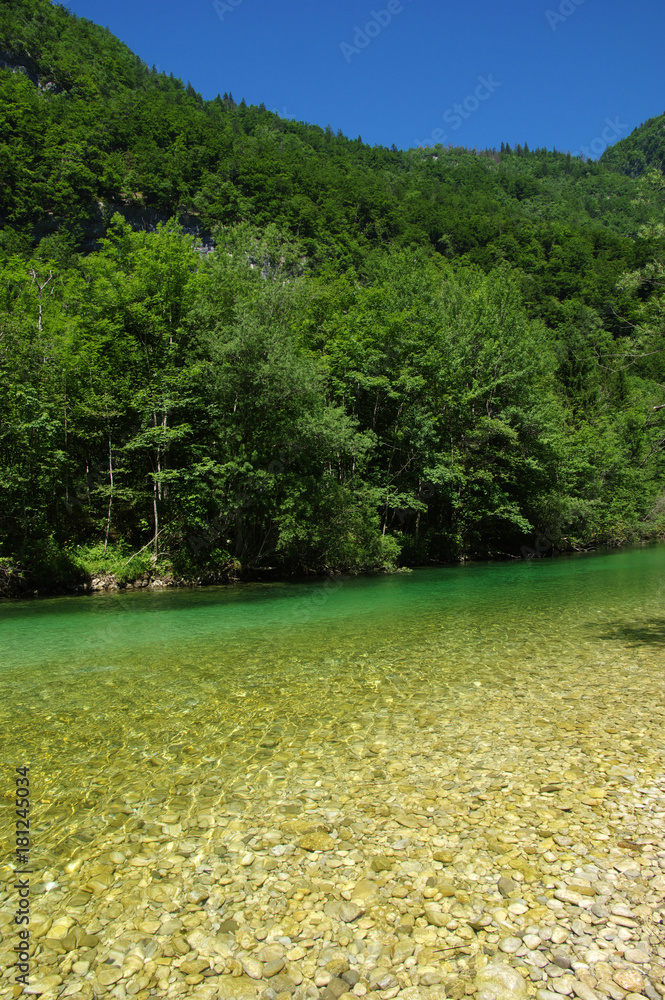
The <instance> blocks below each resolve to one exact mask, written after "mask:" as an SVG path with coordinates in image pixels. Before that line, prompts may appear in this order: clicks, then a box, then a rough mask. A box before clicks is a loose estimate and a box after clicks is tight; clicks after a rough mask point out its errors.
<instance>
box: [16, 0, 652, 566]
mask: <svg viewBox="0 0 665 1000" xmlns="http://www.w3.org/2000/svg"><path fill="white" fill-rule="evenodd" d="M0 50H1V51H0V59H2V60H4V62H5V64H6V68H5V69H4V70H0V91H1V93H0V178H1V179H2V184H1V187H0V222H1V223H2V225H3V228H2V230H1V232H0V489H2V501H1V503H0V544H1V548H0V557H1V558H0V584H1V583H2V578H3V574H5V575H6V574H7V573H9V572H10V570H11V567H12V566H16V567H21V568H23V570H24V572H25V574H26V579H27V580H28V582H31V581H32V582H34V581H38V580H39V579H50V580H61V581H66V582H76V581H78V580H82V579H84V578H85V576H86V574H87V573H90V572H91V571H92V570H91V567H94V572H96V573H104V572H113V573H114V574H115V575H116V577H117V578H119V579H123V578H124V579H127V578H129V579H131V578H132V577H133V576H141V575H145V574H146V573H147V572H149V571H151V572H162V571H166V570H167V569H168V570H169V571H172V572H173V573H175V574H176V575H180V576H182V577H186V578H192V577H197V578H202V579H221V578H226V577H229V576H233V575H237V574H239V573H256V572H261V571H264V570H265V569H267V568H277V569H278V570H280V571H282V572H291V573H299V572H310V571H323V570H326V569H338V570H364V569H377V568H389V567H391V566H394V565H396V564H397V563H398V562H399V561H402V562H406V563H417V562H428V561H442V560H448V559H454V558H459V557H461V556H465V557H468V556H471V557H473V556H496V555H501V554H511V555H519V554H520V552H522V553H524V552H528V551H529V547H531V548H533V545H534V538H540V539H541V540H542V538H546V539H547V541H546V542H545V547H548V546H558V547H566V546H579V545H586V544H592V543H595V542H599V541H608V542H618V541H623V540H626V539H629V538H636V537H640V536H643V537H648V536H653V535H654V534H656V533H658V532H659V531H660V530H661V529H662V526H663V523H665V500H664V499H663V496H664V493H663V485H662V473H663V461H664V458H663V452H662V447H663V443H664V441H665V434H664V433H663V420H664V419H665V416H661V414H665V410H663V411H661V410H660V409H658V407H660V406H661V402H662V400H663V385H665V352H664V351H663V331H664V327H663V321H664V315H663V312H664V299H663V275H664V270H665V269H664V266H663V265H664V262H665V238H664V231H663V226H662V218H663V206H664V205H665V191H664V188H663V180H662V174H661V172H660V171H659V170H657V169H656V170H653V169H652V170H651V171H646V172H644V174H643V176H641V177H640V179H639V180H636V179H634V178H633V177H629V176H625V175H624V174H623V173H621V172H620V169H617V168H621V169H623V168H625V169H626V171H627V172H628V173H631V174H635V173H639V172H640V171H636V170H635V169H634V167H633V163H634V159H631V157H633V152H632V150H634V149H638V148H642V147H641V146H640V143H639V136H637V137H635V135H634V136H631V137H630V140H632V141H633V146H631V147H630V151H629V152H626V153H625V155H624V154H622V155H623V159H619V160H615V161H613V162H612V163H610V165H609V166H605V164H604V163H601V164H597V163H589V162H587V163H585V162H583V161H582V160H579V159H575V158H573V157H571V156H570V155H565V154H561V153H556V152H548V151H545V150H538V151H535V152H530V151H528V150H527V149H522V148H520V147H517V148H516V149H515V150H510V149H506V148H505V147H504V148H502V150H501V151H500V152H494V151H492V152H489V151H486V152H484V153H481V154H478V153H477V152H475V151H471V150H464V149H443V148H441V147H436V148H435V149H419V150H409V151H406V152H400V151H397V150H395V149H393V150H388V149H385V148H380V147H378V148H377V147H369V146H366V145H364V144H363V143H362V142H360V141H359V140H355V141H349V140H347V139H346V138H344V137H343V136H341V135H339V134H338V135H335V134H334V133H333V132H332V130H331V129H326V130H323V129H320V128H317V127H313V126H309V125H306V124H304V123H298V122H290V121H284V120H282V119H280V118H278V117H277V116H275V115H272V114H270V113H269V112H267V111H266V110H265V109H264V108H253V107H247V106H245V105H244V102H241V104H240V105H236V103H235V102H234V101H233V99H232V98H231V97H230V96H228V95H225V96H224V97H223V98H217V99H216V100H214V101H211V102H204V101H203V100H202V99H201V98H200V97H199V95H197V94H196V93H195V92H194V91H193V89H192V88H191V87H189V86H188V87H184V86H183V84H182V83H181V82H180V81H177V80H173V79H172V78H168V77H166V76H164V75H163V74H157V73H156V72H154V71H149V70H148V69H147V67H145V66H144V65H143V64H142V63H141V62H140V60H139V59H138V58H137V57H135V56H134V55H133V54H132V53H131V52H130V51H129V50H128V49H127V48H126V47H125V46H124V45H122V44H121V43H120V42H119V41H118V40H117V39H115V38H114V37H113V36H112V35H110V33H109V32H107V31H105V30H103V29H101V28H99V27H97V26H95V25H93V24H91V23H90V22H87V21H85V20H82V19H77V18H74V17H73V16H72V15H70V14H68V13H67V12H66V11H65V10H64V8H62V7H58V6H53V5H51V4H49V3H48V2H47V0H31V3H30V4H28V3H27V0H12V2H10V3H7V4H4V5H3V7H2V8H0ZM18 67H23V71H21V70H20V69H18ZM648 126H649V127H650V126H651V123H648ZM649 135H650V133H649ZM647 138H648V140H649V143H650V142H651V140H650V138H649V137H647ZM625 142H629V140H625ZM621 145H622V144H619V146H621ZM647 145H648V144H647ZM644 149H646V150H647V151H646V153H645V157H646V158H645V159H644V160H643V161H640V162H641V163H642V162H643V163H644V166H653V165H655V164H656V163H657V157H656V156H655V154H654V153H653V150H652V147H651V145H648V148H647V146H644ZM604 159H605V158H604ZM123 216H125V218H123ZM137 217H142V218H144V219H148V220H149V223H150V225H149V226H148V228H149V229H150V231H138V232H137V231H135V228H133V227H132V225H131V224H130V222H128V221H126V219H130V220H131V219H135V218H137ZM178 218H180V219H185V220H186V221H187V223H188V226H189V228H190V229H191V228H192V220H195V221H196V224H197V226H198V232H199V236H198V237H194V236H191V235H187V234H186V233H185V232H183V230H182V228H181V227H180V226H179V224H178V222H177V221H176V220H177V219H178ZM159 219H163V220H164V222H163V224H161V223H159ZM158 223H159V224H158ZM206 234H207V235H206ZM201 236H204V237H206V238H209V237H211V238H212V239H213V240H214V244H215V247H216V249H215V252H214V253H210V254H205V253H201V252H197V250H198V247H199V244H200V239H201ZM95 237H96V238H97V243H96V246H95V252H88V251H89V250H90V245H89V244H90V240H92V239H94V238H95ZM654 407H656V409H654ZM539 533H540V534H539ZM525 547H526V548H525ZM542 547H543V543H542V541H540V542H539V543H538V546H537V548H538V549H539V550H540V549H542ZM137 553H138V554H137ZM159 560H162V561H163V565H161V567H160V564H159ZM155 564H157V568H155ZM150 566H152V570H150Z"/></svg>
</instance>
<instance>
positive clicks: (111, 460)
mask: <svg viewBox="0 0 665 1000" xmlns="http://www.w3.org/2000/svg"><path fill="white" fill-rule="evenodd" d="M109 480H110V483H111V492H110V493H109V509H108V513H107V515H106V537H105V538H104V555H106V548H107V546H108V543H109V531H110V530H111V506H112V504H113V446H112V444H111V433H110V431H109Z"/></svg>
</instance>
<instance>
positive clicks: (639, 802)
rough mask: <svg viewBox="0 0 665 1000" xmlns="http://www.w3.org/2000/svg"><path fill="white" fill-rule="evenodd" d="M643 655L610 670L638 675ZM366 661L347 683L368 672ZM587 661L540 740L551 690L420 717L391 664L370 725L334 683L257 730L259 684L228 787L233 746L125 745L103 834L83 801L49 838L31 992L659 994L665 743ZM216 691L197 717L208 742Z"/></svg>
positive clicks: (653, 999) (494, 999) (556, 689)
mask: <svg viewBox="0 0 665 1000" xmlns="http://www.w3.org/2000/svg"><path fill="white" fill-rule="evenodd" d="M639 653H640V650H637V651H632V652H631V653H630V654H628V653H626V657H627V660H626V663H625V667H626V669H625V670H624V673H623V675H622V676H623V677H624V678H628V679H629V681H626V683H630V684H631V685H637V686H638V688H639V685H640V684H642V683H644V674H643V672H642V671H641V669H640V671H637V670H632V668H631V667H630V663H632V660H631V659H630V657H637V658H638V659H639V655H638V654H639ZM362 663H363V661H362V660H361V661H360V669H359V670H358V671H357V672H356V671H355V670H354V671H353V672H351V674H349V675H348V677H347V675H346V674H345V675H344V677H345V684H347V681H348V683H351V681H350V680H349V678H351V677H357V678H359V679H358V684H362V683H365V676H367V677H370V676H371V672H370V673H367V675H366V672H365V673H364V672H363V671H364V670H365V668H364V667H362ZM525 663H528V661H525ZM522 666H523V667H524V664H522ZM285 669H286V668H285ZM404 669H405V670H407V672H408V666H405V667H404ZM450 669H451V670H454V668H453V666H451V667H450ZM478 669H479V670H480V669H481V668H480V667H478ZM524 669H526V670H527V672H528V666H527V667H524ZM552 669H553V670H555V669H556V670H558V669H559V668H558V667H556V668H555V667H554V666H553V668H552ZM576 669H577V668H576ZM598 669H600V668H598V665H597V664H596V665H595V666H594V668H593V669H591V667H588V668H587V667H585V666H584V665H583V664H581V665H580V666H579V670H580V671H581V673H580V679H579V682H578V681H576V679H575V675H573V674H567V675H566V676H567V680H566V682H565V684H563V683H561V682H560V680H559V679H558V677H559V675H558V674H557V675H556V677H557V680H556V683H553V684H551V685H550V687H549V688H548V692H549V693H548V698H552V699H555V701H556V706H555V707H556V711H555V712H554V711H552V718H551V721H550V722H549V723H546V724H545V729H544V730H543V725H544V723H543V718H542V717H543V715H547V713H548V712H549V711H550V708H549V707H548V699H547V698H546V699H543V696H542V689H541V688H538V687H533V689H531V688H530V686H529V684H530V682H529V681H528V680H525V681H524V683H523V684H522V686H521V687H520V697H519V698H517V697H513V694H514V690H515V688H514V685H515V684H517V683H518V681H517V680H515V679H514V680H512V681H511V682H510V685H507V686H505V688H504V687H503V686H502V684H503V682H502V683H501V684H497V685H496V687H495V688H493V689H492V691H493V693H492V695H491V697H492V699H493V701H492V702H491V711H483V712H482V713H481V714H479V710H478V705H475V702H474V705H475V708H474V710H473V712H471V710H470V709H469V711H468V713H467V714H465V713H464V711H462V710H460V712H459V713H458V714H455V713H454V712H452V711H451V710H450V707H449V705H450V704H452V703H453V702H454V699H453V702H450V700H449V699H448V698H447V699H443V700H442V701H440V702H439V703H437V705H436V713H434V712H433V709H431V708H430V706H429V705H426V706H425V707H424V709H423V713H424V712H425V711H426V712H427V713H430V712H432V714H433V718H432V717H431V716H430V715H429V714H428V718H430V721H429V722H427V724H426V726H424V727H423V728H422V729H421V728H417V727H416V726H415V723H414V719H415V718H416V717H417V713H414V712H413V711H412V707H411V706H409V705H408V704H406V703H405V705H404V707H402V705H401V703H400V702H399V701H398V699H397V697H396V696H395V695H394V693H390V692H394V689H395V685H397V686H398V687H399V685H400V683H401V682H400V680H399V676H398V675H397V674H396V677H395V679H394V681H391V684H390V685H387V686H385V688H382V687H381V685H379V688H378V690H377V691H376V692H374V691H373V690H372V693H371V695H370V696H368V697H371V699H372V702H371V711H370V712H369V714H363V705H364V704H365V702H364V696H362V695H360V694H358V692H357V691H354V692H351V689H350V688H349V690H348V691H347V689H346V687H340V688H339V689H334V688H333V689H331V696H330V698H329V702H328V703H327V704H326V706H325V707H324V706H320V712H319V713H318V714H317V715H316V716H315V717H314V716H308V718H309V720H310V721H309V723H308V724H309V725H310V728H309V729H307V727H306V726H303V731H302V732H300V731H299V729H298V726H297V725H296V724H295V722H294V723H293V725H292V724H291V723H290V721H289V720H288V719H286V718H282V719H281V721H278V720H279V716H278V715H276V716H275V718H274V719H273V720H272V721H270V719H268V706H270V705H273V708H274V704H273V702H272V701H271V698H272V696H271V695H269V694H268V693H265V699H266V701H265V705H264V704H263V703H262V702H260V701H258V700H257V702H256V704H255V705H254V706H253V707H252V708H251V711H250V709H249V702H250V700H251V699H250V696H249V695H248V696H247V698H245V699H244V701H242V703H239V705H238V712H237V715H236V722H235V723H234V724H236V723H237V725H238V727H239V728H238V731H237V734H236V737H234V738H237V739H238V740H239V741H242V739H244V738H245V737H243V735H242V733H243V728H242V727H251V726H253V725H255V726H256V738H255V739H254V738H253V737H252V738H251V739H254V743H253V744H252V742H251V739H250V737H249V736H248V737H247V742H246V743H244V744H243V746H244V748H245V749H244V753H245V756H244V757H243V758H242V766H240V765H239V764H238V763H237V762H236V764H234V770H233V778H232V780H230V779H229V777H228V775H227V774H226V772H224V769H223V765H222V764H218V763H213V762H212V754H213V753H214V754H217V755H218V756H217V758H216V759H217V760H218V761H220V760H221V761H223V760H224V759H226V758H225V756H224V755H225V754H226V756H227V757H228V756H229V755H230V754H232V752H233V751H232V750H231V744H228V745H226V746H225V748H224V750H223V751H222V750H221V749H220V748H219V747H218V746H217V745H215V747H214V749H211V750H210V751H207V750H205V751H201V748H200V747H199V745H198V744H197V743H196V740H195V738H194V736H195V731H194V729H192V728H190V729H188V731H187V735H186V736H185V735H183V736H182V738H181V737H180V736H178V737H176V740H177V741H179V742H175V743H174V742H173V739H174V738H173V736H169V739H168V740H167V741H166V742H165V744H164V746H165V748H167V747H168V752H167V749H165V750H164V753H165V757H164V760H163V761H162V760H161V759H160V758H159V755H157V754H152V753H151V756H150V758H149V759H148V758H146V760H147V761H148V763H147V764H146V761H145V760H144V761H143V765H140V762H139V761H138V760H137V761H136V762H134V763H133V762H132V758H131V756H130V755H129V751H125V750H124V748H123V745H122V744H121V743H120V742H119V745H118V747H115V748H114V751H113V755H114V759H115V756H117V757H118V759H119V760H120V761H122V762H123V780H122V782H120V781H119V778H118V777H117V776H116V777H115V778H114V777H113V774H114V772H113V770H112V766H115V765H111V763H109V772H108V773H109V776H108V779H107V785H108V787H104V788H103V789H102V790H101V791H100V792H99V793H98V794H99V795H100V796H102V798H101V799H100V804H99V809H98V812H99V816H100V817H103V823H101V822H100V824H99V826H95V825H94V817H93V815H92V814H91V813H89V812H88V813H86V817H85V824H83V825H84V828H85V830H86V838H87V839H86V838H83V837H81V838H79V839H78V840H77V839H76V837H75V836H74V834H75V832H76V831H75V828H74V826H73V823H72V827H71V831H70V832H71V835H72V839H71V840H69V841H67V842H65V841H64V840H63V844H65V843H66V844H67V848H66V851H67V855H66V857H65V856H64V854H65V847H64V846H63V847H62V848H60V847H58V845H57V844H49V843H48V841H45V843H44V845H43V847H44V850H45V854H46V855H48V852H49V850H52V852H53V857H52V858H50V857H47V858H46V860H45V862H44V869H43V872H42V873H40V879H43V882H42V883H40V888H39V890H38V891H37V892H36V893H35V896H34V913H33V920H32V922H31V931H32V941H33V944H34V947H35V950H37V949H39V953H38V955H37V958H36V962H37V965H36V967H35V968H36V974H35V983H34V987H35V988H38V989H39V990H40V991H41V992H42V994H43V995H44V997H45V998H46V997H48V1000H51V996H54V997H55V996H56V995H58V996H63V997H67V996H74V997H80V998H81V1000H94V998H95V997H97V996H102V995H109V996H110V997H113V998H115V1000H128V998H133V997H136V998H138V1000H149V998H150V997H155V998H159V1000H177V998H180V997H186V996H189V995H191V996H196V997H197V998H198V1000H259V997H261V998H263V1000H362V998H365V1000H445V998H446V997H447V998H449V1000H465V998H466V997H472V996H474V995H475V997H476V1000H526V998H527V997H528V998H534V997H535V998H537V1000H560V998H561V997H576V998H577V1000H608V998H609V1000H644V998H645V997H646V998H647V1000H665V987H663V983H664V982H665V944H663V937H662V928H663V924H662V919H663V917H662V914H663V912H664V911H663V906H664V904H665V782H663V779H662V775H661V773H660V761H661V756H662V741H661V744H660V745H658V739H659V737H658V733H659V730H658V729H657V727H656V723H655V721H654V723H653V725H651V723H650V715H649V714H648V713H647V711H646V709H644V710H641V709H640V708H639V705H640V699H639V697H638V696H637V695H636V694H635V695H634V696H633V695H631V712H635V711H637V712H639V713H640V714H639V720H638V721H639V727H638V721H631V719H632V716H631V713H630V712H628V710H626V712H625V713H623V714H621V713H622V710H621V707H620V705H619V702H618V701H617V699H616V698H614V696H613V694H612V692H611V689H610V688H608V689H606V690H604V689H602V688H600V687H599V686H597V685H595V679H596V673H597V670H598ZM276 676H277V675H276ZM289 676H291V675H289ZM340 676H341V675H340ZM511 676H512V675H511ZM612 676H614V673H613V674H612ZM654 676H655V675H654ZM554 679H555V674H554V673H553V674H552V680H554ZM292 680H293V682H294V683H296V684H297V683H300V681H298V679H297V678H296V677H295V675H294V677H293V678H292ZM84 682H85V681H84V678H82V680H81V683H84ZM458 682H459V684H460V685H462V684H463V683H464V678H463V677H462V676H461V675H460V676H459V677H458ZM239 683H240V681H239ZM257 683H258V681H257ZM290 683H291V681H290ZM354 683H355V682H354ZM571 685H572V689H573V690H574V691H575V692H576V698H575V700H574V701H571V702H570V703H569V702H567V701H566V697H567V695H565V696H564V694H563V693H562V692H568V691H570V690H571ZM245 686H246V688H247V689H249V681H246V682H245ZM347 686H348V685H347ZM174 690H175V689H174ZM215 690H216V689H215V688H214V685H213V684H212V682H211V688H210V691H209V692H208V696H209V701H210V707H209V713H210V722H209V723H208V722H206V717H205V713H203V714H202V716H201V717H199V718H198V721H197V725H199V726H201V727H203V728H205V729H206V739H207V740H209V741H210V740H212V741H213V743H214V739H215V737H214V726H222V727H223V722H222V721H220V717H219V715H218V714H217V713H218V710H219V704H220V702H219V700H217V699H218V697H219V696H218V695H217V694H216V693H215ZM404 690H406V688H404ZM645 690H646V689H645ZM460 691H462V687H460ZM474 691H475V693H474V694H473V697H474V698H476V697H477V698H480V699H482V698H484V697H485V696H486V691H485V689H484V688H483V689H475V688H474ZM608 691H609V693H608ZM631 691H632V688H631ZM350 692H351V693H350ZM174 697H175V695H174ZM450 697H452V695H451V696H450ZM454 697H455V698H457V697H458V695H455V696H454ZM389 698H390V699H393V700H392V701H388V700H387V699H389ZM459 698H460V701H459V705H463V704H464V701H463V697H462V694H459ZM598 699H600V702H599V701H598ZM407 702H408V698H407ZM600 703H602V705H603V706H604V707H603V708H602V710H601V708H599V704H600ZM647 703H649V704H654V703H655V702H654V701H653V699H651V701H650V702H648V699H647V700H645V701H644V704H645V705H646V704H647ZM479 704H480V703H479ZM335 705H339V709H334V706H335ZM330 706H333V708H331V707H330ZM536 707H537V711H536ZM264 708H265V713H264ZM333 710H334V711H336V712H338V716H337V718H338V724H337V725H335V726H331V727H328V724H327V720H329V715H330V712H331V711H333ZM234 711H235V709H234ZM271 711H272V709H271ZM650 711H651V710H650ZM245 713H247V714H245ZM252 713H253V714H252ZM257 713H258V714H257ZM617 713H620V718H619V719H617ZM264 714H265V715H266V718H264V717H263V715H264ZM480 718H482V719H483V725H482V726H481V725H480V723H478V725H476V720H477V719H480ZM532 719H533V720H536V719H537V720H538V724H536V721H533V722H532V721H531V720H532ZM580 720H582V721H580ZM584 720H587V721H586V722H585V721H584ZM499 723H500V724H499ZM619 723H620V725H619ZM71 725H74V722H72V723H71ZM605 725H607V726H610V727H611V728H615V730H616V731H614V732H607V731H606V730H605V729H604V728H603V727H604V726H605ZM208 726H209V727H210V728H206V727H208ZM585 726H588V729H586V730H585V728H584V727H585ZM631 727H632V728H631ZM282 729H283V732H282ZM638 729H639V731H638ZM278 730H279V731H278ZM305 730H306V731H305ZM368 730H370V731H372V733H373V735H372V737H371V740H372V747H373V749H372V750H369V749H368V748H367V746H366V744H367V739H366V737H365V735H364V734H365V733H366V732H367V731H368ZM376 730H379V731H378V732H377V731H376ZM486 730H487V731H486ZM247 731H248V733H249V732H250V729H248V730H247ZM268 731H270V736H269V737H268V736H267V732H268ZM645 733H648V735H649V739H648V740H647V737H646V735H644V734H645ZM626 734H629V736H628V735H626ZM122 738H124V737H122ZM118 739H119V741H120V739H121V737H120V736H119V738H118ZM132 741H133V742H132ZM128 743H129V744H131V745H132V746H133V747H136V746H137V745H138V744H137V740H136V739H135V738H134V737H132V738H131V739H129V741H128ZM180 744H181V745H180ZM187 748H190V749H189V750H188V749H187ZM190 751H191V752H190ZM92 752H93V750H92V748H91V749H90V753H92ZM132 752H134V753H136V754H137V757H139V756H140V754H141V751H137V750H136V749H134V750H133V751H132ZM237 752H238V754H240V750H238V751H237ZM86 753H87V751H86ZM201 753H203V756H201ZM208 753H209V754H210V755H211V757H210V759H208V757H207V756H206V755H207V754H208ZM123 755H126V756H123ZM166 755H169V760H168V761H167V760H166ZM294 765H297V766H294ZM118 766H119V765H118ZM141 767H143V770H141ZM134 768H135V775H134V777H135V778H136V780H131V775H132V774H133V773H134V771H133V770H132V769H134ZM93 770H94V768H93ZM624 772H625V773H627V774H633V775H634V778H633V780H631V781H628V780H627V779H624V777H623V776H622V775H623V774H624ZM128 775H129V777H128ZM139 779H140V781H139ZM141 783H142V784H141ZM77 789H78V786H77ZM594 790H595V791H594ZM597 790H602V792H603V795H602V796H601V795H599V794H596V791H597ZM59 794H60V796H62V797H63V803H64V802H68V803H70V804H69V805H67V808H68V809H70V808H71V809H72V812H73V810H74V807H73V806H71V802H73V801H74V800H73V799H72V800H71V802H70V800H69V799H66V796H67V789H66V788H65V787H63V788H62V789H59ZM76 794H77V795H78V794H82V793H81V792H80V789H78V790H77V791H76ZM85 794H91V792H90V791H87V792H85ZM73 795H74V792H72V796H73ZM63 808H64V806H63ZM58 822H59V823H60V824H61V826H62V824H63V823H65V820H64V819H61V820H58ZM55 828H56V827H55V826H54V829H55ZM57 829H60V827H57ZM45 836H46V834H45ZM58 836H60V834H59V835H58ZM63 836H64V834H63ZM73 845H75V846H73ZM631 845H637V846H636V847H631ZM7 902H9V907H8V908H7V906H6V905H5V904H6V903H7ZM12 902H13V901H12V900H11V897H10V898H9V900H4V901H3V912H5V911H6V912H8V913H11V912H12V905H11V903H12ZM5 926H6V925H5V924H3V925H1V926H0V931H1V932H2V934H3V935H5V939H7V938H8V937H9V933H8V932H6V931H5ZM2 943H5V941H4V940H3V941H2ZM8 969H9V965H8V964H7V961H5V965H4V967H3V969H2V970H1V971H3V972H4V975H5V978H8V977H7V970H8ZM37 970H38V972H37ZM35 988H33V986H31V987H30V991H31V992H30V993H29V995H35ZM49 991H50V992H49Z"/></svg>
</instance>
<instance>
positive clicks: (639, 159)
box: [600, 114, 665, 177]
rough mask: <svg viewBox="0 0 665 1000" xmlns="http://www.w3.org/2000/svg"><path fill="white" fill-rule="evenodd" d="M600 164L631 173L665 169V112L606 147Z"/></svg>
mask: <svg viewBox="0 0 665 1000" xmlns="http://www.w3.org/2000/svg"><path fill="white" fill-rule="evenodd" d="M600 159H601V164H602V165H603V166H606V167H609V168H610V169H612V170H617V171H620V172H621V173H622V174H626V175H627V176H628V177H640V176H641V175H642V174H644V173H646V171H648V170H652V169H656V170H660V172H661V173H663V171H665V114H662V115H658V117H657V118H650V119H649V121H648V122H645V123H644V124H643V125H640V126H639V128H636V129H634V130H633V131H632V132H631V133H630V135H628V136H626V138H625V139H621V141H620V142H617V143H616V144H615V145H614V146H611V147H610V148H609V149H607V150H605V152H604V153H603V155H602V156H601V158H600Z"/></svg>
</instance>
